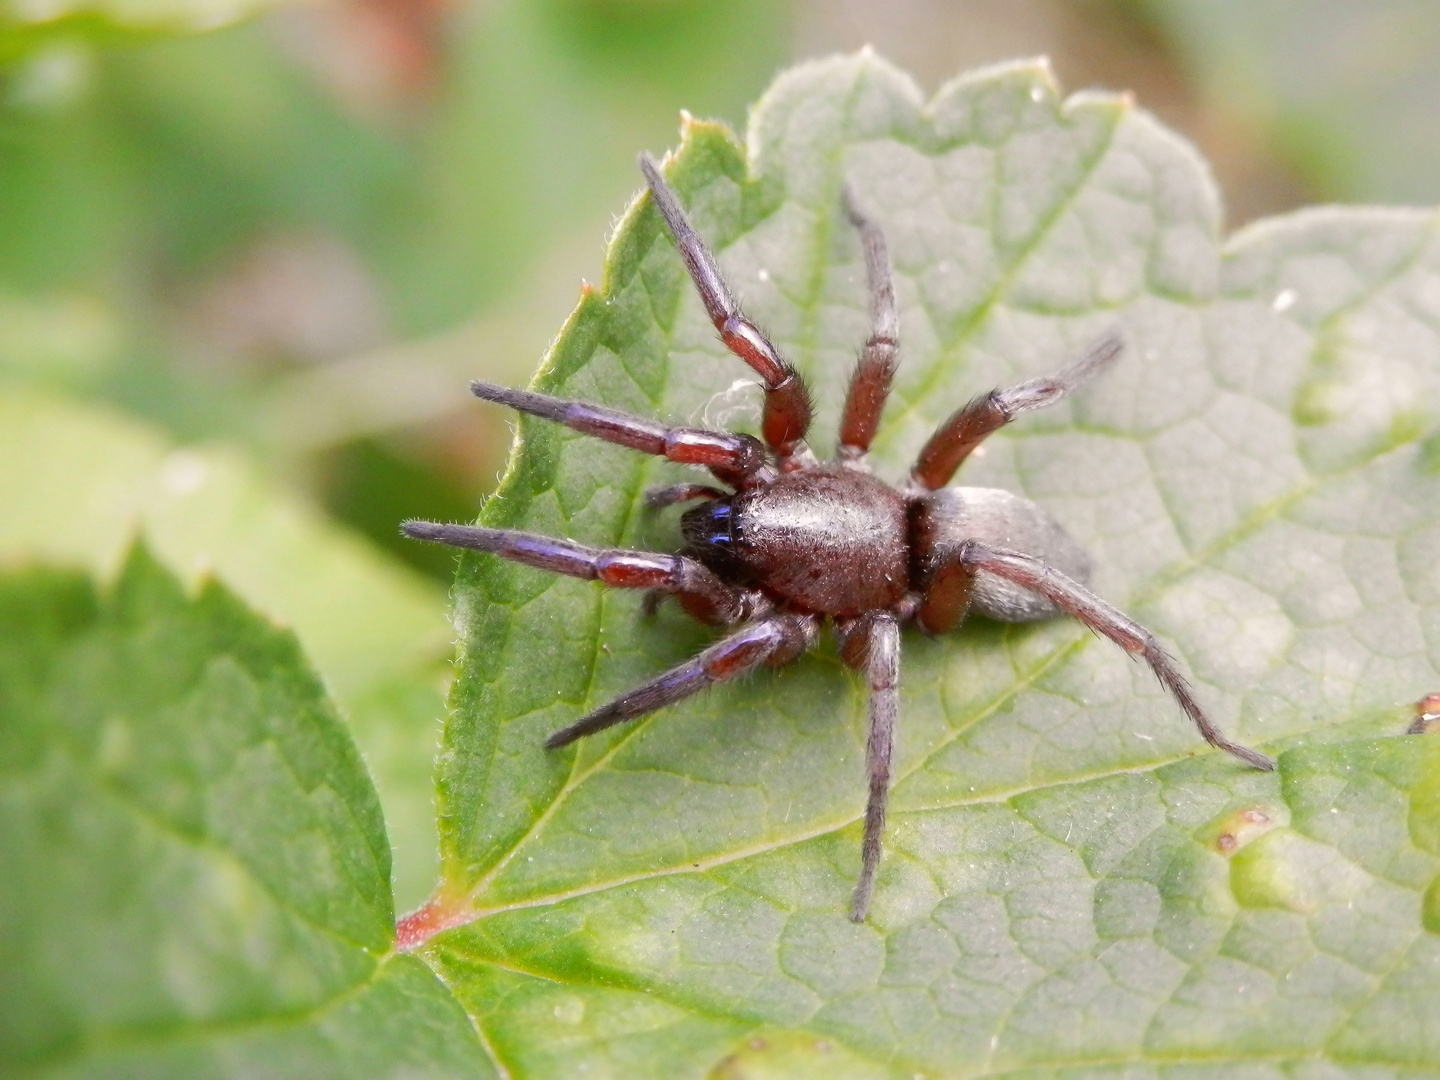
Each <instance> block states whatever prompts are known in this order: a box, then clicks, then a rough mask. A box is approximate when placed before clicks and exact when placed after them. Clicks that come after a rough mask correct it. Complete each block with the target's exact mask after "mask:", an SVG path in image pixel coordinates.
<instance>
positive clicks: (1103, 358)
mask: <svg viewBox="0 0 1440 1080" xmlns="http://www.w3.org/2000/svg"><path fill="white" fill-rule="evenodd" d="M1124 344H1125V343H1124V342H1123V341H1122V340H1121V339H1120V334H1119V332H1118V331H1116V330H1112V331H1110V332H1109V333H1107V334H1105V335H1104V336H1103V337H1101V338H1099V339H1098V340H1097V341H1095V342H1094V343H1093V344H1091V346H1090V347H1089V348H1088V349H1086V350H1085V351H1084V352H1083V353H1081V354H1080V355H1079V356H1077V357H1076V358H1075V359H1074V360H1072V361H1070V363H1068V364H1066V365H1065V366H1064V367H1063V368H1061V369H1060V370H1059V371H1057V372H1056V373H1055V374H1053V375H1042V376H1041V377H1040V378H1038V379H1031V380H1029V381H1028V382H1023V383H1020V384H1019V385H1018V386H1012V387H1010V388H1008V389H1006V390H992V391H990V393H988V394H981V395H980V396H979V397H977V398H974V399H973V400H971V402H970V403H969V404H968V405H966V406H965V407H964V408H961V409H958V410H957V411H956V412H954V413H952V414H951V415H950V418H949V419H947V420H945V421H944V422H943V423H942V424H941V425H940V426H939V427H938V428H936V429H935V433H934V434H933V435H931V436H930V441H929V442H927V443H926V444H925V446H924V449H922V450H921V451H920V456H919V457H918V458H916V459H915V467H914V468H913V469H911V470H910V478H911V480H913V481H914V482H915V483H916V484H917V485H919V486H920V487H922V488H929V489H930V490H932V491H933V490H935V489H936V488H942V487H944V486H945V485H946V484H948V483H949V482H950V478H951V477H952V476H954V475H955V470H956V469H958V468H959V467H960V464H961V462H963V461H964V460H965V459H966V458H967V457H969V456H970V451H972V450H974V449H975V447H977V446H979V445H980V444H981V443H982V442H984V441H985V437H986V436H987V435H989V434H990V433H991V432H993V431H995V430H996V429H998V428H1001V427H1004V426H1005V425H1006V424H1008V423H1009V422H1010V421H1011V420H1013V419H1015V417H1017V416H1019V415H1020V414H1021V413H1023V412H1029V411H1030V410H1032V409H1042V408H1044V407H1045V406H1046V405H1051V404H1053V403H1055V402H1056V401H1059V400H1060V398H1062V397H1064V396H1065V395H1066V394H1067V393H1069V392H1070V391H1071V390H1074V389H1075V388H1076V387H1077V386H1079V385H1080V384H1081V383H1082V382H1084V381H1085V380H1086V379H1088V378H1090V377H1091V376H1093V375H1095V374H1096V373H1098V372H1099V371H1100V370H1101V369H1102V368H1104V367H1105V366H1106V365H1107V364H1109V363H1110V362H1111V361H1112V360H1114V359H1115V357H1117V356H1119V355H1120V350H1121V349H1122V348H1124Z"/></svg>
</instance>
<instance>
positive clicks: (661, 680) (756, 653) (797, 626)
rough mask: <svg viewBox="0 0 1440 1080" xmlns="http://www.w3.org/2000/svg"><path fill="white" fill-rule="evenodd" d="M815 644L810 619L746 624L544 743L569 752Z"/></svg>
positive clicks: (784, 618) (797, 617)
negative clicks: (570, 747) (571, 746)
mask: <svg viewBox="0 0 1440 1080" xmlns="http://www.w3.org/2000/svg"><path fill="white" fill-rule="evenodd" d="M814 640H815V619H814V617H813V616H809V615H775V616H771V617H768V618H764V619H758V620H756V621H755V622H751V623H746V624H745V625H744V626H742V627H740V628H739V629H738V630H736V631H735V632H734V633H732V634H730V635H729V636H728V637H724V638H722V639H721V640H719V641H717V642H716V643H715V644H714V645H711V646H710V647H709V648H708V649H705V650H704V651H703V652H701V653H700V654H699V655H697V656H695V657H693V658H691V659H690V660H687V661H685V663H683V664H681V665H680V666H679V667H673V668H671V669H670V670H669V671H667V672H665V673H664V674H663V675H659V676H657V677H656V678H654V679H651V680H650V681H649V682H647V683H642V684H641V685H640V686H637V687H636V688H635V689H634V690H630V691H628V692H627V693H624V694H621V695H620V696H619V697H618V698H616V699H615V700H614V701H612V702H610V703H609V704H608V705H602V706H600V708H598V709H596V710H595V711H594V712H592V713H590V714H589V715H588V716H582V717H581V718H580V719H579V720H576V721H575V723H573V724H571V725H570V726H569V727H567V728H561V729H560V730H559V731H557V732H555V734H553V735H551V736H550V737H549V738H548V739H546V740H545V745H546V746H547V747H549V748H550V749H552V750H553V749H555V748H556V747H560V746H567V745H569V744H570V743H572V742H574V741H575V740H576V739H579V738H582V737H584V736H586V735H593V734H595V732H597V731H604V730H605V729H606V728H608V727H613V726H614V725H616V724H622V723H624V722H625V721H626V720H636V719H638V718H640V717H642V716H645V715H647V714H648V713H652V712H654V711H655V710H657V709H662V708H664V707H665V706H666V705H673V704H675V702H677V701H681V700H683V699H685V698H687V697H689V696H690V695H692V694H695V693H698V692H699V691H701V690H704V689H705V688H706V687H708V686H712V685H714V684H715V683H717V682H723V681H724V680H726V679H733V678H735V677H736V676H738V675H744V674H745V673H746V672H747V671H751V670H752V669H754V668H756V667H758V666H759V665H760V664H762V663H765V662H766V661H769V662H770V663H771V664H784V663H788V662H789V661H791V660H794V659H795V658H796V657H797V656H799V655H800V654H801V653H803V652H804V651H805V650H806V649H808V648H809V647H810V645H811V643H812V642H814Z"/></svg>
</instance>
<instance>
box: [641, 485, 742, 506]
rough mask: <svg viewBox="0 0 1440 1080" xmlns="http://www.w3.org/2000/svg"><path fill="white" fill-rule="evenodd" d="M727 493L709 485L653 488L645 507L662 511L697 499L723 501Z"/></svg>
mask: <svg viewBox="0 0 1440 1080" xmlns="http://www.w3.org/2000/svg"><path fill="white" fill-rule="evenodd" d="M725 497H726V493H725V492H723V491H721V490H720V489H719V488H713V487H711V486H710V485H709V484H673V485H671V486H670V487H657V488H651V489H650V490H649V491H647V492H645V505H646V506H648V507H649V508H650V509H651V510H660V509H662V508H664V507H666V506H674V505H675V504H676V503H682V502H693V501H695V500H696V499H723V498H725Z"/></svg>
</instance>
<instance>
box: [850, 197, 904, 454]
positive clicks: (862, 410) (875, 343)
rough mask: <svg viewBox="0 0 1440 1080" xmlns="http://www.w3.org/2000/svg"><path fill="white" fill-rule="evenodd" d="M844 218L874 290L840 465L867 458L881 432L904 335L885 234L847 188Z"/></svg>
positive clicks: (852, 387) (854, 377)
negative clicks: (855, 233) (857, 242)
mask: <svg viewBox="0 0 1440 1080" xmlns="http://www.w3.org/2000/svg"><path fill="white" fill-rule="evenodd" d="M844 198H845V212H846V214H848V215H849V217H850V223H851V224H852V225H854V226H855V228H856V229H857V230H858V231H859V233H860V246H861V247H862V248H863V249H864V252H865V281H866V284H867V285H868V287H869V290H870V338H869V340H868V341H866V342H865V348H864V349H863V350H862V351H861V353H860V362H859V363H858V364H856V365H855V374H853V375H852V376H850V389H849V390H848V391H847V392H846V394H845V411H844V413H842V414H841V418H840V444H839V446H838V447H837V450H836V454H837V456H838V457H839V458H840V460H841V461H854V460H856V459H858V458H860V457H863V456H864V455H865V454H866V453H867V452H868V451H869V449H870V443H871V441H872V440H873V439H874V438H875V429H876V428H878V427H879V426H880V413H881V412H882V411H883V410H884V408H885V399H886V398H887V397H888V396H889V395H890V381H891V379H893V378H894V377H895V366H896V364H897V362H898V360H897V355H896V340H897V338H898V337H899V335H900V317H899V315H898V314H897V313H896V311H895V288H894V286H893V285H892V284H891V281H890V257H889V255H888V254H887V253H886V250H885V234H884V233H882V232H881V231H880V227H879V226H878V225H876V224H875V223H874V222H873V221H871V220H870V219H869V218H867V217H866V216H865V215H864V214H863V213H862V212H861V211H860V209H859V207H857V206H856V205H855V194H854V192H852V191H851V190H850V187H849V185H846V187H845V191H844Z"/></svg>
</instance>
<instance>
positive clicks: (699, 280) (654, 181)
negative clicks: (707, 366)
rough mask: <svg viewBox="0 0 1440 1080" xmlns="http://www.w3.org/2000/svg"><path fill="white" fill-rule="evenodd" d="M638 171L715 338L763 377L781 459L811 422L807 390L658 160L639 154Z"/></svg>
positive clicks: (767, 419)
mask: <svg viewBox="0 0 1440 1080" xmlns="http://www.w3.org/2000/svg"><path fill="white" fill-rule="evenodd" d="M640 171H641V172H643V173H644V174H645V181H646V183H648V184H649V185H650V197H651V198H652V199H653V200H654V202H655V206H656V208H657V209H658V210H659V211H660V216H661V217H663V218H664V219H665V225H666V227H667V228H668V229H669V230H670V235H671V236H672V237H674V239H675V246H676V248H678V249H679V251H680V257H681V258H682V259H684V260H685V269H686V270H688V271H689V272H690V279H691V280H692V281H694V282H695V289H696V291H697V292H699V294H700V300H701V302H702V303H704V305H705V311H706V312H707V313H708V314H709V316H710V321H711V322H712V323H714V324H715V329H716V330H718V331H720V340H721V341H723V342H724V343H725V347H726V348H727V349H729V350H730V351H731V352H733V353H734V354H735V355H736V356H738V357H739V358H740V359H741V360H744V361H745V363H747V364H749V365H750V366H751V367H752V368H754V369H755V371H756V373H757V374H759V376H760V378H761V379H762V380H764V383H765V413H764V416H763V417H762V419H761V422H760V429H761V432H762V434H764V436H765V442H766V444H767V445H769V447H770V448H771V449H772V450H774V451H775V455H776V456H777V457H778V458H779V459H780V461H781V463H782V465H783V463H784V462H785V461H786V460H787V459H788V458H789V457H790V456H791V455H792V454H794V453H795V452H796V450H797V449H798V445H797V444H798V443H799V442H800V440H801V439H803V438H804V437H805V432H806V431H808V430H809V428H810V414H811V405H810V390H809V388H808V387H807V386H806V385H805V380H804V379H802V378H801V377H800V373H799V372H798V371H796V370H795V369H794V368H793V367H791V366H790V362H789V361H787V360H786V359H785V358H784V357H782V356H781V355H780V353H779V351H778V350H777V349H776V348H775V346H774V345H772V344H770V341H769V339H768V338H766V337H765V335H764V334H763V333H761V332H760V328H759V327H757V326H756V325H755V324H754V323H752V322H751V321H750V320H749V319H747V318H746V317H745V313H744V312H743V311H741V310H740V306H739V305H738V304H737V303H735V299H734V297H732V296H731V295H730V290H729V288H728V287H727V286H726V284H725V279H724V278H723V277H721V276H720V267H719V265H718V264H717V263H716V262H715V256H714V255H712V254H711V253H710V249H709V248H707V247H706V246H705V242H704V241H703V240H701V239H700V236H699V234H698V233H696V232H695V229H694V228H693V227H692V226H691V224H690V219H689V218H687V217H686V216H685V211H684V210H683V209H682V208H681V206H680V200H679V199H677V198H676V197H675V192H674V191H672V190H671V189H670V185H668V184H667V183H666V182H665V178H664V177H662V176H661V175H660V166H659V165H657V164H656V163H655V159H654V158H652V157H651V156H650V155H649V154H641V155H640Z"/></svg>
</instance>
